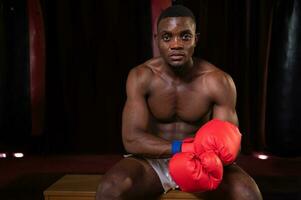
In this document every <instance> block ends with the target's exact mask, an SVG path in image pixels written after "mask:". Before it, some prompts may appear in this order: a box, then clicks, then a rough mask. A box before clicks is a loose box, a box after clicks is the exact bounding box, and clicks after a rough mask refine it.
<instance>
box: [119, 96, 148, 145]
mask: <svg viewBox="0 0 301 200" xmlns="http://www.w3.org/2000/svg"><path fill="white" fill-rule="evenodd" d="M148 122H149V111H148V108H147V105H146V102H145V100H144V99H143V98H142V97H136V98H134V99H132V98H130V99H127V101H126V103H125V106H124V110H123V115H122V136H123V138H124V139H131V138H134V137H137V134H138V133H139V132H146V131H147V128H148Z"/></svg>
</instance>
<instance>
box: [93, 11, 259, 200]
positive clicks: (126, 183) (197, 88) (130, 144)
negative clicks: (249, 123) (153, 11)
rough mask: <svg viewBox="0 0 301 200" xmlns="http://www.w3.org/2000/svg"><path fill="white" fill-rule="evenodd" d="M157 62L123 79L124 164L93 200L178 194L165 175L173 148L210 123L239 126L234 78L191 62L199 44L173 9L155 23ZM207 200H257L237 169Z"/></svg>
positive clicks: (190, 19)
mask: <svg viewBox="0 0 301 200" xmlns="http://www.w3.org/2000/svg"><path fill="white" fill-rule="evenodd" d="M157 27H158V32H157V36H156V37H157V41H158V47H159V50H160V57H156V58H153V59H150V60H148V61H146V62H145V63H143V64H141V65H139V66H137V67H135V68H133V69H132V70H131V71H130V73H129V75H128V79H127V85H126V91H127V100H126V104H125V107H124V111H123V119H122V136H123V144H124V146H125V149H126V150H127V152H128V153H130V154H131V156H128V157H126V158H124V159H122V160H121V161H120V162H118V163H117V164H116V165H115V166H113V167H112V168H111V169H110V170H109V171H108V172H107V173H106V174H105V175H104V177H103V179H102V182H101V184H100V186H99V188H98V191H97V199H98V200H100V199H102V200H105V199H142V198H144V199H145V198H146V197H149V198H154V197H155V196H158V195H159V194H161V193H163V192H164V191H168V190H170V189H175V188H177V184H176V183H175V182H174V181H173V179H172V178H171V176H170V174H169V171H168V162H169V159H170V158H171V157H172V141H174V140H182V139H185V138H187V137H193V136H194V134H195V133H196V131H197V130H198V129H199V128H200V127H201V126H202V125H203V124H204V123H206V122H207V121H209V120H210V119H213V118H215V119H220V120H223V121H228V122H231V123H232V124H235V125H237V124H238V119H237V115H236V111H235V106H236V89H235V85H234V82H233V80H232V79H231V77H230V76H229V75H228V74H226V73H225V72H223V71H222V70H220V69H218V68H217V67H215V66H214V65H212V64H210V63H209V62H207V61H205V60H202V59H197V58H194V57H192V55H193V52H194V48H195V46H196V43H197V35H196V23H195V18H194V16H193V14H192V12H191V11H190V10H189V9H187V8H185V7H183V6H172V7H169V8H167V9H166V10H165V11H163V12H162V14H161V15H160V17H159V19H158V23H157ZM202 195H203V196H204V197H206V198H222V199H239V200H243V199H250V200H251V199H261V195H260V192H259V189H258V187H257V185H256V183H255V182H254V181H253V179H252V178H251V177H250V176H248V175H247V174H246V173H245V172H244V171H243V170H242V169H241V168H239V167H238V166H237V165H236V164H232V165H229V166H226V167H224V175H223V179H222V182H221V183H220V185H219V187H218V188H217V189H216V190H214V191H208V192H204V193H202Z"/></svg>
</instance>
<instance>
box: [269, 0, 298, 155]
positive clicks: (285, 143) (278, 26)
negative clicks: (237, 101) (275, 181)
mask: <svg viewBox="0 0 301 200" xmlns="http://www.w3.org/2000/svg"><path fill="white" fill-rule="evenodd" d="M274 8H275V9H274V12H273V21H272V35H271V50H270V57H269V68H268V82H267V107H266V108H267V110H266V133H267V138H266V142H267V147H268V150H269V151H271V152H272V153H274V154H275V155H279V156H289V157H290V156H300V155H301V154H300V149H301V148H300V147H301V144H300V143H301V141H300V135H301V35H300V34H301V32H300V31H301V9H300V0H286V1H282V0H278V1H277V2H276V4H275V7H274Z"/></svg>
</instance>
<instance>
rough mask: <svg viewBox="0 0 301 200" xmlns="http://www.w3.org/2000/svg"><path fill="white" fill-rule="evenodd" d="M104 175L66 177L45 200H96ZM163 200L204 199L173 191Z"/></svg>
mask: <svg viewBox="0 0 301 200" xmlns="http://www.w3.org/2000/svg"><path fill="white" fill-rule="evenodd" d="M101 178H102V175H65V176H63V177H62V178H61V179H59V180H58V181H57V182H55V183H54V184H52V185H51V186H50V187H48V188H47V189H46V190H45V191H44V197H45V200H95V195H96V190H97V187H98V185H99V183H100V181H101ZM159 199H161V200H172V199H202V198H200V197H197V196H195V195H194V194H191V193H186V192H181V191H178V190H173V191H170V192H168V193H167V194H163V195H161V197H159Z"/></svg>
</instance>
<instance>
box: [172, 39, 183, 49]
mask: <svg viewBox="0 0 301 200" xmlns="http://www.w3.org/2000/svg"><path fill="white" fill-rule="evenodd" d="M170 49H173V50H174V49H183V42H182V40H181V38H179V37H174V38H173V39H172V40H171V41H170Z"/></svg>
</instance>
